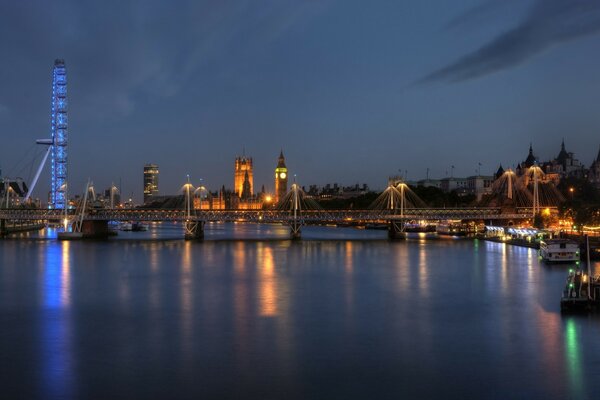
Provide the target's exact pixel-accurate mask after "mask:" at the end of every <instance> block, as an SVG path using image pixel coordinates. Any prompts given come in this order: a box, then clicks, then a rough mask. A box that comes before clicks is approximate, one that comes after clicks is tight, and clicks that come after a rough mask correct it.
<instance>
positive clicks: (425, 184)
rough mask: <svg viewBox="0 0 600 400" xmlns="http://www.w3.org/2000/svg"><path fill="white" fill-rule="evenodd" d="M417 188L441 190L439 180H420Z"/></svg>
mask: <svg viewBox="0 0 600 400" xmlns="http://www.w3.org/2000/svg"><path fill="white" fill-rule="evenodd" d="M417 186H421V187H434V188H437V189H441V188H442V181H441V180H439V179H429V178H427V179H421V180H419V181H417Z"/></svg>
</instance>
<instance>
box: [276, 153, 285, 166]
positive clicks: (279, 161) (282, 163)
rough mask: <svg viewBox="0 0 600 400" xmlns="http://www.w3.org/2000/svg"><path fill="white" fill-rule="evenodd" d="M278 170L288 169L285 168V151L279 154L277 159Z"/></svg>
mask: <svg viewBox="0 0 600 400" xmlns="http://www.w3.org/2000/svg"><path fill="white" fill-rule="evenodd" d="M277 168H286V166H285V157H284V156H283V150H281V152H280V153H279V158H278V159H277Z"/></svg>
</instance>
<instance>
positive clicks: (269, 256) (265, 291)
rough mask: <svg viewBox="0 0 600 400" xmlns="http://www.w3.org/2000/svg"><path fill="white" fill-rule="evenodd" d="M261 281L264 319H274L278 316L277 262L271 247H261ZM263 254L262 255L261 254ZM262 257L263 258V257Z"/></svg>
mask: <svg viewBox="0 0 600 400" xmlns="http://www.w3.org/2000/svg"><path fill="white" fill-rule="evenodd" d="M259 250H262V251H261V252H259V254H258V257H259V262H260V261H261V259H262V263H261V264H260V265H259V279H260V312H259V314H260V315H261V316H263V317H274V316H276V315H277V282H276V279H275V261H274V259H273V249H272V248H271V246H268V247H263V246H260V247H259ZM261 253H262V254H261ZM261 256H262V257H261Z"/></svg>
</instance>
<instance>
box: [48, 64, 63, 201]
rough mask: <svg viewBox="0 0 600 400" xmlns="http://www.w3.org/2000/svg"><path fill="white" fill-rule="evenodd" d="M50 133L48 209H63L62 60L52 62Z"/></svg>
mask: <svg viewBox="0 0 600 400" xmlns="http://www.w3.org/2000/svg"><path fill="white" fill-rule="evenodd" d="M51 131H52V132H51V133H52V152H51V154H52V158H51V174H52V178H51V184H50V208H58V209H63V208H64V207H65V191H66V185H65V184H66V182H67V67H66V66H65V61H64V60H55V61H54V69H53V72H52V110H51Z"/></svg>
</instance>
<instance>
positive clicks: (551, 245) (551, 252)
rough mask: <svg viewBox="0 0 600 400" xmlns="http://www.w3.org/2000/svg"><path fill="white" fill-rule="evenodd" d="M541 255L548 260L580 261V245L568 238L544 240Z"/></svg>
mask: <svg viewBox="0 0 600 400" xmlns="http://www.w3.org/2000/svg"><path fill="white" fill-rule="evenodd" d="M540 256H541V257H542V260H544V261H546V262H576V261H579V245H578V244H577V242H574V241H572V240H568V239H547V240H543V241H541V242H540Z"/></svg>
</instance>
